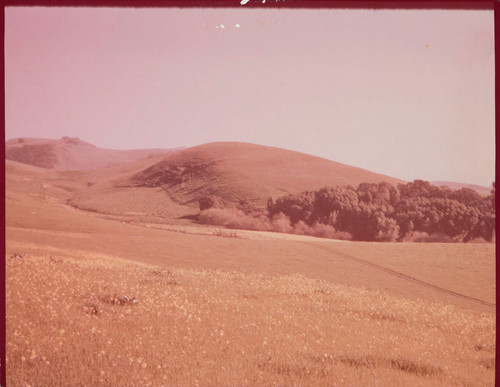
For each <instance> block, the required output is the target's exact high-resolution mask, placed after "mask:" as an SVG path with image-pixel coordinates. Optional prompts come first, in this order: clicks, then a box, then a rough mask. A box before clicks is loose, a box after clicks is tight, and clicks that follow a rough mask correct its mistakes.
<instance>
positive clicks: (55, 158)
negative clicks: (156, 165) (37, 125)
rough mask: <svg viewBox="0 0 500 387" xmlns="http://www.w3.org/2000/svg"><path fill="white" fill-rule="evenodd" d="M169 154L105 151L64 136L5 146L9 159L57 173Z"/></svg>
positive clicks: (97, 167)
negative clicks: (57, 171)
mask: <svg viewBox="0 0 500 387" xmlns="http://www.w3.org/2000/svg"><path fill="white" fill-rule="evenodd" d="M169 151H171V150H169V149H136V150H115V149H104V148H98V147H96V146H95V145H92V144H89V143H87V142H85V141H82V140H80V139H79V138H77V137H62V138H61V139H59V140H51V139H41V138H17V139H13V140H9V141H7V142H6V143H5V158H6V159H8V160H13V161H18V162H21V163H24V164H29V165H34V166H36V167H40V168H46V169H55V170H85V169H100V168H105V167H108V166H110V165H116V164H121V163H125V162H129V161H134V160H139V159H142V158H145V157H148V156H149V155H151V154H158V153H165V152H169Z"/></svg>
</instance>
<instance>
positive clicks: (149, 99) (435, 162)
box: [5, 7, 495, 185]
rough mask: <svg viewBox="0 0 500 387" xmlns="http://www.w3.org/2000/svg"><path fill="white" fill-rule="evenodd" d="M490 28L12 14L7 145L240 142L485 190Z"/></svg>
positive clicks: (209, 14) (103, 12) (387, 15)
mask: <svg viewBox="0 0 500 387" xmlns="http://www.w3.org/2000/svg"><path fill="white" fill-rule="evenodd" d="M222 26H224V28H223V27H222ZM493 28H494V25H493V11H472V10H471V11H463V10H462V11H452V10H444V11H443V10H304V9H294V10H293V9H290V10H286V9H274V10H271V9H269V10H264V9H260V10H256V9H253V10H251V9H244V7H242V9H208V8H205V9H175V8H171V9H106V8H23V7H8V8H6V11H5V78H6V79H5V80H6V101H5V102H6V138H7V139H10V138H14V137H46V138H60V137H62V136H77V137H80V138H81V139H82V140H85V141H88V142H90V143H92V144H95V145H97V146H99V147H105V148H114V149H133V148H158V147H160V148H170V147H177V146H192V145H198V144H203V143H207V142H212V141H244V142H252V143H257V144H262V145H271V146H277V147H281V148H286V149H292V150H297V151H301V152H305V153H309V154H313V155H317V156H321V157H325V158H328V159H331V160H335V161H339V162H342V163H345V164H349V165H354V166H358V167H362V168H366V169H369V170H372V171H375V172H379V173H384V174H387V175H391V176H394V177H398V178H401V179H404V180H413V179H416V178H422V179H425V180H453V181H459V182H467V183H475V184H481V185H490V184H491V182H492V181H493V180H494V169H495V127H494V107H495V104H494V41H493V31H494V29H493Z"/></svg>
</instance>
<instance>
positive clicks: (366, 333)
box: [6, 250, 495, 386]
mask: <svg viewBox="0 0 500 387" xmlns="http://www.w3.org/2000/svg"><path fill="white" fill-rule="evenodd" d="M59 253H60V254H56V251H55V250H52V251H51V252H50V254H41V253H39V254H36V255H32V254H22V253H14V254H10V255H8V256H7V262H6V269H7V284H6V285H7V294H6V298H7V321H6V322H7V353H8V358H7V378H8V379H7V381H8V385H12V386H48V385H51V386H58V385H75V386H89V385H108V386H136V385H142V386H161V385H165V386H167V385H169V386H170V385H185V386H187V385H189V386H194V385H200V386H203V385H206V386H209V385H262V386H272V385H281V386H289V385H310V386H327V385H328V386H334V385H338V386H341V385H351V386H353V385H354V386H377V385H381V386H388V385H392V386H397V385H400V386H403V385H405V386H408V385H412V386H423V385H426V386H429V385H434V386H435V385H465V386H485V385H493V384H494V374H495V315H494V313H485V312H480V311H476V310H466V309H464V308H459V307H455V306H454V305H452V304H450V303H443V302H430V301H425V300H419V299H409V298H404V297H397V296H393V295H389V294H387V293H385V292H384V291H377V290H367V289H363V288H361V287H353V286H347V285H341V284H335V283H331V282H328V281H324V280H315V279H311V278H307V277H305V276H303V275H301V274H291V275H270V274H262V273H242V272H237V271H221V270H192V269H191V270H187V269H175V270H173V269H170V268H168V267H164V266H155V265H148V264H143V263H137V262H132V261H128V260H123V259H120V258H119V257H115V256H108V255H103V254H95V253H94V254H92V253H86V252H78V251H72V252H68V251H66V252H65V254H61V253H62V252H61V251H60V252H59Z"/></svg>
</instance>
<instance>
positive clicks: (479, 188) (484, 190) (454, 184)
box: [431, 181, 491, 195]
mask: <svg viewBox="0 0 500 387" xmlns="http://www.w3.org/2000/svg"><path fill="white" fill-rule="evenodd" d="M431 184H433V185H437V186H440V187H442V186H446V187H449V188H451V189H462V188H470V189H473V190H474V191H476V192H477V193H479V194H481V195H489V194H490V192H491V187H485V186H482V185H476V184H465V183H457V182H454V181H431Z"/></svg>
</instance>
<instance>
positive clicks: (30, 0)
mask: <svg viewBox="0 0 500 387" xmlns="http://www.w3.org/2000/svg"><path fill="white" fill-rule="evenodd" d="M4 4H5V6H56V7H75V6H87V7H89V6H90V7H92V6H99V7H140V8H148V7H182V8H184V7H191V8H192V7H195V8H198V7H212V8H213V7H215V8H222V7H224V8H365V9H493V4H494V0H477V1H474V0H427V1H416V0H412V1H401V0H384V1H379V0H360V1H352V0H351V1H345V0H344V1H338V0H337V1H336V0H309V1H305V0H266V2H265V3H262V0H249V1H248V2H247V3H246V4H245V5H241V4H240V0H6V1H4Z"/></svg>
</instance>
